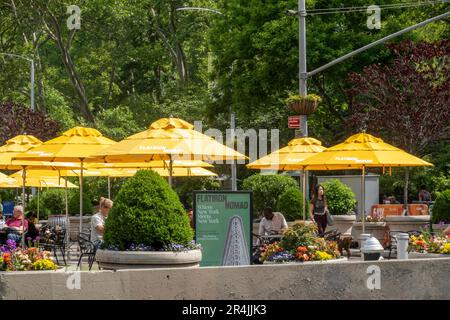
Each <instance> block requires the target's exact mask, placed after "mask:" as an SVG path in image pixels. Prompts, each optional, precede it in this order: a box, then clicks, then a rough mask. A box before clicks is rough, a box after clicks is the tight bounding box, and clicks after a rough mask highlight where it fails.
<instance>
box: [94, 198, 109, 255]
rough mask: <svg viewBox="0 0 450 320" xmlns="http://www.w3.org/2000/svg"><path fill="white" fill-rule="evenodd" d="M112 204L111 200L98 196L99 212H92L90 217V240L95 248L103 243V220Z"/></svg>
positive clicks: (104, 220)
mask: <svg viewBox="0 0 450 320" xmlns="http://www.w3.org/2000/svg"><path fill="white" fill-rule="evenodd" d="M112 206H113V202H112V201H111V200H110V199H107V198H103V197H102V198H100V203H99V212H97V213H96V214H94V215H93V216H92V218H91V241H92V242H93V243H94V245H95V246H96V247H97V248H99V247H100V245H101V244H102V243H103V234H104V233H105V222H106V219H107V218H108V214H109V210H110V209H111V208H112Z"/></svg>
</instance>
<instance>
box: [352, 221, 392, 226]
mask: <svg viewBox="0 0 450 320" xmlns="http://www.w3.org/2000/svg"><path fill="white" fill-rule="evenodd" d="M364 225H365V226H366V227H367V226H370V227H385V226H386V222H384V221H383V222H364ZM353 226H354V227H360V226H361V227H362V222H359V221H355V222H353Z"/></svg>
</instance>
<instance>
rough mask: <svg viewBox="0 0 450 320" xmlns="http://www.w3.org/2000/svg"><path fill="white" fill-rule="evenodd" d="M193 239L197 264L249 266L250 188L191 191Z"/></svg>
mask: <svg viewBox="0 0 450 320" xmlns="http://www.w3.org/2000/svg"><path fill="white" fill-rule="evenodd" d="M194 219H195V238H196V242H197V243H200V244H201V245H202V247H203V252H202V256H203V257H202V262H201V264H200V265H201V266H233V265H234V266H236V265H249V264H250V263H251V254H252V221H253V204H252V193H251V191H195V192H194Z"/></svg>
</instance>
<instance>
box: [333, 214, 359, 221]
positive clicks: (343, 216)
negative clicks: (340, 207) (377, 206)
mask: <svg viewBox="0 0 450 320" xmlns="http://www.w3.org/2000/svg"><path fill="white" fill-rule="evenodd" d="M332 216H333V218H334V219H335V220H356V215H355V214H332Z"/></svg>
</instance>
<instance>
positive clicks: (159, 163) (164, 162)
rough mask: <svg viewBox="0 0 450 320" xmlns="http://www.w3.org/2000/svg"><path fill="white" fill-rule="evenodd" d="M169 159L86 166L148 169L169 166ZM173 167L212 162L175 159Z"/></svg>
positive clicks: (207, 166) (87, 166)
mask: <svg viewBox="0 0 450 320" xmlns="http://www.w3.org/2000/svg"><path fill="white" fill-rule="evenodd" d="M168 167H169V161H167V160H153V161H148V162H117V163H89V164H87V165H86V166H85V168H86V169H95V168H111V169H120V168H127V169H146V168H168ZM172 167H173V168H178V167H181V168H192V167H203V168H211V167H213V165H212V164H209V163H207V162H203V161H200V160H174V161H173V163H172Z"/></svg>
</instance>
